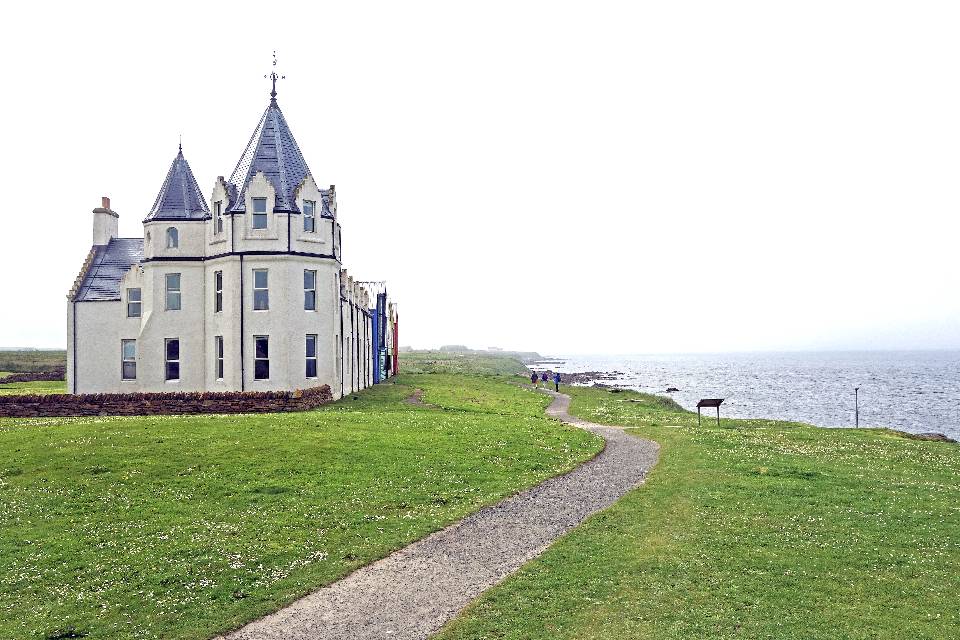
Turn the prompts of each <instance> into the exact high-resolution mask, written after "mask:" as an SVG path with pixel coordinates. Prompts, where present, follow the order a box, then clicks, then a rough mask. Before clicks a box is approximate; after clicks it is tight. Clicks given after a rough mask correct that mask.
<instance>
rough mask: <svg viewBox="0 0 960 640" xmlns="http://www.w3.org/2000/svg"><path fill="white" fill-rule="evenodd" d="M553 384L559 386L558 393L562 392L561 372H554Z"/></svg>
mask: <svg viewBox="0 0 960 640" xmlns="http://www.w3.org/2000/svg"><path fill="white" fill-rule="evenodd" d="M553 386H554V387H556V388H557V393H560V374H559V373H554V374H553Z"/></svg>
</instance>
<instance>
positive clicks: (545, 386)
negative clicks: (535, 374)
mask: <svg viewBox="0 0 960 640" xmlns="http://www.w3.org/2000/svg"><path fill="white" fill-rule="evenodd" d="M541 380H543V388H544V389H546V388H547V372H546V371H544V372H543V376H542V377H541Z"/></svg>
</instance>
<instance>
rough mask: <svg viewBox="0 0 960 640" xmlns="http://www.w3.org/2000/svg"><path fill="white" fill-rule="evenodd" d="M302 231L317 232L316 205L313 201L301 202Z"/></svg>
mask: <svg viewBox="0 0 960 640" xmlns="http://www.w3.org/2000/svg"><path fill="white" fill-rule="evenodd" d="M303 230H304V231H306V232H307V233H313V232H314V231H316V230H317V203H316V202H314V201H313V200H304V201H303Z"/></svg>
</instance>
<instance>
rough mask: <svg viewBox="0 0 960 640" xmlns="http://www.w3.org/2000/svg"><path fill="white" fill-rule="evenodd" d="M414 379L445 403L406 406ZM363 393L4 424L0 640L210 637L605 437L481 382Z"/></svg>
mask: <svg viewBox="0 0 960 640" xmlns="http://www.w3.org/2000/svg"><path fill="white" fill-rule="evenodd" d="M501 364H502V363H501ZM492 366H495V367H496V366H500V365H499V364H496V363H495V364H494V365H492ZM484 370H485V371H487V372H488V373H489V372H491V371H490V370H489V369H484ZM414 388H421V389H423V390H424V392H425V393H424V400H425V401H426V402H429V403H432V404H434V405H437V406H439V407H442V408H440V409H426V408H419V407H414V406H411V405H408V404H406V403H404V402H403V399H404V398H405V397H407V396H408V395H409V394H410V393H411V392H412V390H413V389H414ZM356 398H357V399H356V400H354V399H352V398H349V399H347V400H344V401H341V402H339V403H336V404H334V405H330V406H328V407H325V408H323V409H322V410H319V411H315V412H308V413H298V414H274V415H256V416H195V417H143V418H82V419H81V418H76V419H62V418H57V419H52V418H51V419H30V420H26V419H0V501H2V509H0V638H28V639H34V638H35V639H38V640H39V639H44V638H60V637H81V634H84V635H83V636H82V637H86V638H89V639H93V638H100V639H107V638H109V639H115V638H138V639H140V638H161V637H162V638H192V639H202V638H208V637H209V636H211V635H213V634H214V633H216V632H219V631H222V630H226V629H229V628H233V627H236V626H238V625H240V624H241V623H243V622H245V621H248V620H251V619H253V618H255V617H258V616H260V615H263V614H265V613H268V612H270V611H273V610H275V609H277V608H278V607H280V606H281V605H283V604H286V603H288V602H290V601H292V600H294V599H295V598H296V597H298V596H300V595H302V594H304V593H306V592H308V591H311V590H313V589H315V588H317V587H319V586H321V585H324V584H327V583H329V582H331V581H333V580H335V579H337V578H338V577H341V576H343V575H344V574H346V573H348V572H350V571H351V570H353V569H355V568H357V567H359V566H361V565H364V564H367V563H369V562H370V561H372V560H374V559H376V558H379V557H382V556H384V555H386V554H388V553H389V552H390V551H391V550H394V549H396V548H398V547H402V546H404V545H406V544H407V543H409V542H411V541H413V540H416V539H419V538H422V537H423V536H424V535H426V534H428V533H430V532H432V531H434V530H436V529H438V528H440V527H442V526H444V525H446V524H448V523H450V522H452V521H455V520H457V519H459V518H461V517H463V516H464V515H466V514H468V513H470V512H473V511H476V510H477V509H478V508H479V507H481V506H483V505H486V504H490V503H493V502H496V501H498V500H499V499H501V498H502V497H504V496H506V495H509V494H512V493H514V492H516V491H518V490H520V489H522V488H524V487H527V486H530V485H532V484H535V483H537V482H539V481H541V480H543V479H545V478H547V477H549V476H552V475H556V474H557V473H560V472H563V471H566V470H569V469H570V468H572V467H573V466H575V465H576V464H577V463H579V462H580V461H582V460H584V459H586V458H589V457H590V456H592V455H593V454H594V453H595V452H596V451H597V450H598V449H599V448H600V446H601V443H600V441H599V439H597V438H595V437H594V436H591V435H590V434H587V433H584V432H582V431H580V430H577V429H572V428H567V427H563V426H560V425H558V424H557V423H556V422H553V421H550V420H547V419H545V418H544V417H543V407H544V405H545V404H546V398H541V397H537V396H535V395H533V394H530V393H526V392H522V391H520V390H518V389H516V388H515V387H513V386H511V385H508V384H504V382H503V381H502V380H498V379H494V378H485V377H481V376H464V375H457V376H454V375H415V376H412V375H405V376H401V377H400V378H398V382H397V383H396V384H388V385H381V386H378V387H376V388H373V389H370V390H367V391H365V392H363V393H360V394H358V395H357V396H356ZM71 633H72V634H73V635H69V634H71Z"/></svg>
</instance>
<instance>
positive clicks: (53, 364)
mask: <svg viewBox="0 0 960 640" xmlns="http://www.w3.org/2000/svg"><path fill="white" fill-rule="evenodd" d="M66 366H67V352H66V351H0V371H5V372H15V373H24V372H28V371H52V370H53V369H56V368H57V367H66Z"/></svg>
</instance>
